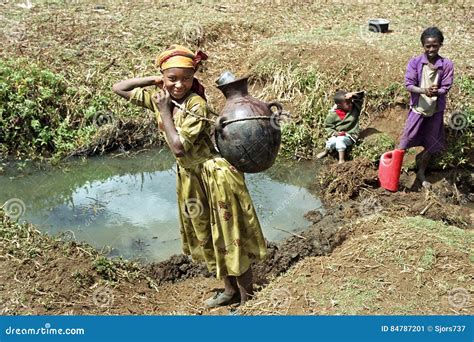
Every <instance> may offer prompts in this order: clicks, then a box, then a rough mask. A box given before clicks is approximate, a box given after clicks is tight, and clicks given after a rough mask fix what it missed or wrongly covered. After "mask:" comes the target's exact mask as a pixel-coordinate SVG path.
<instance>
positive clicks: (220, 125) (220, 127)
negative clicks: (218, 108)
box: [216, 116, 227, 133]
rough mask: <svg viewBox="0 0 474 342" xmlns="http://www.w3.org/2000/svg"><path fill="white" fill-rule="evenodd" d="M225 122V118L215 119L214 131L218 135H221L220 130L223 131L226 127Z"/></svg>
mask: <svg viewBox="0 0 474 342" xmlns="http://www.w3.org/2000/svg"><path fill="white" fill-rule="evenodd" d="M226 120H227V118H226V117H225V116H219V117H218V118H217V119H216V131H217V132H219V133H222V130H223V129H224V127H225V125H226Z"/></svg>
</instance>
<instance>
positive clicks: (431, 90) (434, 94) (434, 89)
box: [429, 85, 438, 96]
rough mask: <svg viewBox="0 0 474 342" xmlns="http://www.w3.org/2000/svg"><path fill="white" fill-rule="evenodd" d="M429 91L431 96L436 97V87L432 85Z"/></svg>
mask: <svg viewBox="0 0 474 342" xmlns="http://www.w3.org/2000/svg"><path fill="white" fill-rule="evenodd" d="M429 89H430V93H431V96H436V95H438V86H437V85H432V86H431V87H430V88H429Z"/></svg>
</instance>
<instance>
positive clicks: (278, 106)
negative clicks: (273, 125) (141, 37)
mask: <svg viewBox="0 0 474 342" xmlns="http://www.w3.org/2000/svg"><path fill="white" fill-rule="evenodd" d="M267 106H268V109H270V111H271V112H272V115H274V116H277V117H278V118H279V117H280V116H281V114H282V113H283V106H282V105H281V104H280V103H279V102H276V101H273V102H270V103H268V104H267ZM272 107H276V109H277V110H276V112H274V111H273V110H272Z"/></svg>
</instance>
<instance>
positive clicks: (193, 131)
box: [130, 88, 266, 278]
mask: <svg viewBox="0 0 474 342" xmlns="http://www.w3.org/2000/svg"><path fill="white" fill-rule="evenodd" d="M154 94H155V91H153V90H148V89H144V88H136V89H135V90H134V91H133V93H132V96H131V98H130V101H131V102H132V103H134V104H136V105H139V106H142V107H145V108H148V109H150V110H152V111H153V112H154V113H155V114H156V117H157V121H158V125H159V126H160V127H161V126H162V121H161V117H160V113H159V111H158V108H157V106H156V104H155V103H154V102H153V101H152V96H154ZM184 106H185V108H186V109H187V110H188V111H191V112H192V113H195V115H191V114H189V113H186V112H185V111H182V110H178V111H177V112H176V113H175V114H174V116H173V120H174V124H175V126H176V130H177V131H178V134H179V136H180V139H181V142H182V144H183V146H184V149H185V156H184V157H177V158H176V161H177V168H178V171H177V182H176V187H177V194H178V207H179V219H180V223H181V229H180V230H181V238H182V247H183V252H184V253H185V254H188V255H191V256H192V258H193V260H194V261H205V262H206V264H207V267H208V269H209V270H210V271H216V273H217V277H218V278H222V277H223V276H227V275H229V276H239V275H241V274H243V273H244V272H245V271H247V270H248V268H249V267H250V265H251V263H252V262H253V261H255V260H259V259H262V258H263V257H264V256H265V254H266V243H265V239H264V237H263V234H262V229H261V227H260V223H259V221H258V218H257V214H256V212H255V208H254V206H253V203H252V199H251V198H250V195H249V192H248V190H247V186H246V185H245V179H244V174H243V173H241V172H239V171H238V170H237V169H235V168H234V167H233V166H232V165H231V164H230V163H229V162H228V161H227V160H225V159H224V158H222V157H220V156H218V155H216V154H215V152H214V148H213V145H212V142H211V139H210V132H211V125H210V123H209V121H206V120H202V119H201V117H205V118H208V117H209V113H208V110H207V105H206V102H205V100H204V99H203V98H202V97H200V96H199V95H197V94H194V93H191V94H190V95H189V96H188V97H187V98H186V100H185V101H184ZM165 139H166V136H165Z"/></svg>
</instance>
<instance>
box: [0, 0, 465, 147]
mask: <svg viewBox="0 0 474 342" xmlns="http://www.w3.org/2000/svg"><path fill="white" fill-rule="evenodd" d="M34 5H35V6H34V7H33V8H32V9H30V10H25V9H22V8H20V7H18V6H17V2H15V1H11V2H10V1H9V2H7V3H6V4H3V5H2V6H1V7H0V21H1V23H2V25H3V26H4V34H5V36H6V38H7V39H6V41H5V42H6V44H5V46H4V48H3V49H2V50H1V51H0V55H1V56H2V57H4V58H12V57H18V56H24V57H27V58H28V59H29V60H31V61H35V62H37V63H39V64H40V65H43V66H45V67H48V68H52V69H53V70H55V71H58V72H62V73H64V74H65V75H66V78H67V79H68V80H69V82H71V84H74V85H79V86H80V92H79V94H78V96H77V97H76V99H75V101H74V103H70V104H69V105H70V106H71V110H74V108H76V109H78V108H83V107H84V106H86V107H87V106H90V105H91V101H92V99H96V100H97V101H98V102H100V103H101V106H102V107H106V108H101V109H107V110H110V111H111V112H112V113H114V114H115V115H117V116H123V115H126V116H128V115H134V116H141V115H143V114H142V112H140V111H139V110H138V109H136V108H132V107H131V106H124V103H123V102H122V101H120V100H117V99H116V98H115V96H114V95H112V94H111V91H110V87H111V85H112V84H113V83H114V82H115V81H117V80H120V79H123V78H128V77H133V76H140V75H150V74H155V73H156V72H157V71H156V69H155V67H154V66H153V61H154V58H155V56H156V55H157V54H158V53H159V52H160V51H161V50H162V49H163V48H164V47H165V46H167V45H169V44H170V43H173V42H179V43H183V44H186V45H189V46H191V47H192V48H198V47H199V48H202V49H203V50H205V51H207V52H208V53H209V55H210V56H211V59H210V60H209V61H208V62H207V64H206V67H205V69H204V70H203V72H202V74H200V75H199V77H200V78H202V79H203V81H204V84H205V85H206V86H207V88H208V92H209V99H210V103H211V105H212V106H213V107H217V108H219V107H220V106H221V105H222V103H223V97H222V95H221V94H220V92H219V91H218V90H217V89H215V87H214V80H215V79H216V78H217V76H218V75H219V74H220V73H221V72H222V71H223V70H225V69H230V70H232V71H234V72H235V73H236V74H238V75H243V74H248V73H250V74H252V75H253V76H254V77H253V79H254V80H255V81H256V82H255V84H254V85H253V86H254V87H253V93H254V94H255V95H257V96H259V97H261V98H263V99H265V100H270V99H272V100H274V99H277V100H279V101H281V102H283V103H284V104H285V106H286V107H287V109H288V110H289V111H290V112H292V114H293V120H294V122H295V123H296V124H298V125H301V126H302V127H303V128H304V129H303V128H302V129H303V130H302V131H301V132H300V133H301V134H302V135H303V137H302V138H301V139H299V140H298V139H296V140H294V141H292V140H291V139H287V140H285V144H286V146H287V147H288V148H287V149H288V150H290V151H293V152H294V154H296V155H298V154H301V155H304V156H311V155H312V153H313V152H314V148H315V147H316V146H317V145H318V139H317V137H318V136H319V132H318V128H319V127H320V125H321V122H322V119H323V116H324V115H325V112H326V110H327V108H328V107H329V105H330V103H331V100H330V98H331V94H332V93H333V92H334V90H335V89H337V88H346V89H365V90H367V91H368V97H367V100H366V102H367V105H366V110H365V112H364V116H363V118H362V121H363V123H364V122H368V121H369V117H370V116H374V115H378V112H379V109H380V108H382V107H381V106H382V105H383V106H386V105H390V104H392V103H394V101H395V98H397V97H400V96H401V97H405V98H406V97H407V94H406V92H405V91H404V90H403V89H402V87H401V83H402V82H403V74H404V70H405V66H406V63H407V60H408V59H409V58H410V57H411V56H413V55H415V54H417V53H420V52H421V48H420V44H419V36H420V34H421V32H422V30H423V29H424V28H425V27H427V26H430V25H437V26H439V27H440V28H441V29H442V30H443V31H444V33H445V36H446V42H445V47H444V48H443V51H442V54H443V55H445V56H446V57H449V58H451V59H453V60H454V62H455V64H456V74H457V75H460V76H468V77H472V72H471V70H472V67H473V65H472V61H473V60H474V59H473V58H472V57H473V55H472V54H473V52H472V48H471V41H472V38H473V35H472V33H473V32H472V27H471V26H469V25H468V22H467V21H466V18H470V17H472V14H473V11H474V6H473V5H472V4H470V3H468V2H459V1H458V2H453V3H451V4H449V5H447V4H446V3H444V2H443V3H442V2H435V3H431V2H430V3H427V2H425V1H418V2H416V3H413V2H410V1H402V2H400V1H397V2H395V3H379V2H375V1H374V2H371V3H370V6H367V4H366V3H358V2H355V1H354V2H347V3H346V2H345V3H342V2H337V3H334V2H328V1H325V2H310V1H302V2H294V1H292V2H281V1H279V2H272V1H270V2H263V3H262V2H261V1H258V2H257V1H255V2H252V1H245V2H236V3H233V4H229V3H224V2H214V1H212V2H211V1H202V2H200V3H182V2H178V1H167V2H164V1H143V2H134V3H133V5H131V4H130V3H126V2H121V1H107V2H105V3H104V5H103V6H98V5H97V4H96V3H94V2H92V1H80V2H79V1H77V2H76V1H70V2H65V3H60V2H58V1H37V2H34ZM369 9H370V11H369ZM422 13H423V15H422ZM201 14H202V15H201ZM369 17H386V18H388V19H390V20H391V24H390V25H391V26H390V28H391V29H392V30H393V32H391V33H389V34H383V35H382V34H373V33H370V32H368V30H367V19H368V18H369ZM169 18H173V20H169ZM308 77H309V78H310V80H308ZM257 81H258V82H257ZM451 97H452V98H457V99H466V96H465V94H463V93H462V92H461V91H460V90H459V88H457V87H455V88H454V89H453V91H452V95H451ZM463 101H464V100H463ZM463 101H457V102H456V101H451V104H450V108H449V109H450V110H451V109H456V108H462V107H463V106H464V103H463ZM92 102H93V101H92ZM383 108H385V107H383ZM285 132H287V133H286V134H287V135H289V136H291V135H294V134H297V132H295V129H288V130H286V131H285ZM298 144H306V145H308V146H307V147H308V148H306V149H304V148H303V149H301V151H299V150H298V146H297V145H298Z"/></svg>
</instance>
